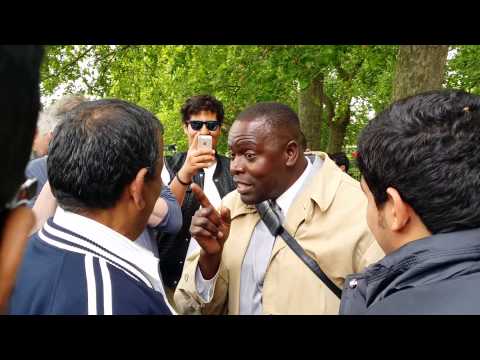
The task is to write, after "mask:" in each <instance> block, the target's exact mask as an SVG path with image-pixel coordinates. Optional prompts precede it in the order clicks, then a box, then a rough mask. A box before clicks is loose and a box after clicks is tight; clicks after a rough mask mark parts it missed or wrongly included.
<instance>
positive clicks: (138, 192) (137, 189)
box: [128, 168, 147, 210]
mask: <svg viewBox="0 0 480 360" xmlns="http://www.w3.org/2000/svg"><path fill="white" fill-rule="evenodd" d="M146 176H147V168H142V169H140V170H139V171H138V173H137V175H136V176H135V179H133V181H132V182H131V183H130V185H128V191H129V194H130V196H131V198H132V200H133V203H134V205H135V206H136V207H137V208H138V209H139V210H142V209H143V208H144V207H145V205H146V203H145V198H144V196H143V192H144V191H143V190H144V188H145V177H146Z"/></svg>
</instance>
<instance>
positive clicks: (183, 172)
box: [178, 133, 215, 183]
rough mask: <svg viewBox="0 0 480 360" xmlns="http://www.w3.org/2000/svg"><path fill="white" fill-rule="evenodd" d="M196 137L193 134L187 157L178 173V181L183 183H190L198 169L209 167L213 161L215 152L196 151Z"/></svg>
mask: <svg viewBox="0 0 480 360" xmlns="http://www.w3.org/2000/svg"><path fill="white" fill-rule="evenodd" d="M198 135H199V133H196V134H195V137H194V138H193V141H192V144H191V146H190V148H189V149H188V152H187V157H186V159H185V163H184V164H183V166H182V168H181V169H180V171H179V172H178V176H179V177H180V180H182V181H183V182H184V183H190V182H192V178H193V176H194V175H195V174H196V173H197V172H198V170H200V169H204V168H207V167H209V166H210V164H211V163H212V162H214V161H215V150H208V149H197V144H198Z"/></svg>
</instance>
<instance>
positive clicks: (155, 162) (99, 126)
mask: <svg viewBox="0 0 480 360" xmlns="http://www.w3.org/2000/svg"><path fill="white" fill-rule="evenodd" d="M162 135H163V128H162V125H161V123H160V122H159V121H158V119H157V118H155V116H154V115H153V114H151V113H150V112H148V111H146V110H144V109H142V108H140V107H138V106H135V105H133V104H130V103H128V102H125V101H121V100H99V101H89V102H85V103H82V104H80V105H79V106H78V107H76V108H75V110H73V111H72V112H70V113H68V114H67V115H66V118H65V120H64V122H62V124H60V125H59V126H58V128H57V130H56V132H55V135H54V138H53V140H52V142H51V144H50V152H49V157H48V168H49V171H48V178H49V182H50V185H51V188H52V192H53V194H54V195H55V197H56V199H57V201H58V204H59V207H58V208H57V211H56V212H55V215H54V216H53V218H50V219H49V220H48V222H47V223H46V224H45V225H44V227H43V228H42V229H41V230H40V231H39V232H38V233H37V234H35V235H34V236H33V237H32V238H31V239H30V242H29V245H28V248H27V250H26V251H25V256H24V260H23V263H22V265H21V268H20V270H19V272H18V275H17V280H16V284H15V288H14V292H13V295H12V298H11V301H10V306H9V312H10V313H11V314H105V315H108V314H172V313H173V310H172V309H171V307H170V305H169V304H168V302H167V300H166V299H165V297H164V294H163V293H162V283H161V280H160V273H159V262H158V259H157V258H156V257H155V256H154V255H153V254H152V253H151V252H150V251H148V250H145V249H144V248H143V247H141V246H139V245H137V244H136V243H135V242H134V240H135V239H137V238H138V236H139V235H140V234H141V233H142V231H143V229H144V228H145V226H146V224H147V221H148V218H149V216H150V214H151V212H152V209H153V207H154V204H155V201H156V200H157V198H158V196H159V194H160V189H161V187H162V181H161V177H160V173H161V169H162V166H163V163H162V162H163V156H162V155H163V154H162V151H163V141H162Z"/></svg>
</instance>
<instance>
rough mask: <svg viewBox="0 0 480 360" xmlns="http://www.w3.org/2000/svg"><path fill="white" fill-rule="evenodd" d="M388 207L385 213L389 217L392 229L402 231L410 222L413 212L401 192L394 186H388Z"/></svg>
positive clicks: (388, 221)
mask: <svg viewBox="0 0 480 360" xmlns="http://www.w3.org/2000/svg"><path fill="white" fill-rule="evenodd" d="M387 196H388V200H387V203H388V208H385V209H386V211H387V213H386V214H385V215H386V216H387V217H388V218H389V219H388V220H387V223H388V225H389V227H390V230H392V231H401V230H403V229H404V228H405V226H406V225H407V224H408V222H409V220H410V217H411V212H410V206H409V205H408V204H407V203H406V202H404V201H403V199H402V197H401V196H400V194H399V192H398V191H397V190H396V189H395V188H392V187H389V188H387Z"/></svg>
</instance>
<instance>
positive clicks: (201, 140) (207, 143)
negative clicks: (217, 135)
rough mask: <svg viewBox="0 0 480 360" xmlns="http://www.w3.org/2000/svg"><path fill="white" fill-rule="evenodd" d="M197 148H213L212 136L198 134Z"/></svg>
mask: <svg viewBox="0 0 480 360" xmlns="http://www.w3.org/2000/svg"><path fill="white" fill-rule="evenodd" d="M197 149H202V150H203V149H205V150H212V136H211V135H198V144H197Z"/></svg>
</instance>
